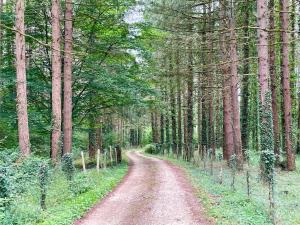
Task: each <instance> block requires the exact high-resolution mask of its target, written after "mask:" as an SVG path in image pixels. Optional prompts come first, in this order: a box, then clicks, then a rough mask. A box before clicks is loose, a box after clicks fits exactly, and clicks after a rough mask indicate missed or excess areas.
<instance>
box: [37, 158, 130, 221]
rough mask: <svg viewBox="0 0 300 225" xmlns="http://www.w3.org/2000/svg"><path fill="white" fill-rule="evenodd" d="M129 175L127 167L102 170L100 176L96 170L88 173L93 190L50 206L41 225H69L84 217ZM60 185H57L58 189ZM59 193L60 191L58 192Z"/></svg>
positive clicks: (124, 165) (123, 165)
mask: <svg viewBox="0 0 300 225" xmlns="http://www.w3.org/2000/svg"><path fill="white" fill-rule="evenodd" d="M126 173H127V165H126V164H122V165H121V166H119V167H115V168H110V169H105V170H102V171H101V173H100V174H98V173H97V171H96V170H92V171H89V172H88V176H89V178H90V180H93V181H92V182H94V184H93V187H92V188H91V190H89V191H87V192H86V193H83V194H79V195H78V196H74V197H71V198H69V199H66V200H65V201H63V202H60V204H56V205H53V206H50V207H49V208H48V209H47V211H46V212H44V215H43V218H44V219H43V220H44V221H43V222H40V223H38V224H39V225H69V224H71V223H72V222H73V221H74V220H76V219H78V218H80V217H82V216H83V215H84V214H85V213H86V212H87V211H88V210H89V209H90V208H91V207H92V206H93V205H95V204H96V203H97V202H98V201H99V199H102V198H103V197H105V196H106V195H107V194H108V193H109V192H110V191H111V190H112V189H113V188H114V187H115V186H116V185H117V184H118V183H119V182H120V181H121V180H122V178H123V177H124V175H125V174H126ZM58 187H59V185H56V188H58ZM57 191H59V190H57Z"/></svg>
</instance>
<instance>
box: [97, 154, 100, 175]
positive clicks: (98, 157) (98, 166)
mask: <svg viewBox="0 0 300 225" xmlns="http://www.w3.org/2000/svg"><path fill="white" fill-rule="evenodd" d="M97 171H98V172H100V149H98V150H97Z"/></svg>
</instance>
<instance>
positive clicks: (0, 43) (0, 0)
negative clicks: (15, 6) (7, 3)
mask: <svg viewBox="0 0 300 225" xmlns="http://www.w3.org/2000/svg"><path fill="white" fill-rule="evenodd" d="M2 14H3V0H0V18H1V17H2ZM1 23H2V20H1V19H0V69H1V66H2V57H3V42H4V41H2V37H3V30H2V26H1Z"/></svg>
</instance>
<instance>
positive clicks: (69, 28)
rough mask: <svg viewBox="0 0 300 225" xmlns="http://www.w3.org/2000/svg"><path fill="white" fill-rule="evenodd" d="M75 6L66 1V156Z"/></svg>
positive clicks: (69, 136)
mask: <svg viewBox="0 0 300 225" xmlns="http://www.w3.org/2000/svg"><path fill="white" fill-rule="evenodd" d="M72 20H73V5H72V0H66V12H65V52H64V53H65V54H64V111H63V116H64V118H63V132H64V154H65V153H69V152H71V151H72V42H73V21H72Z"/></svg>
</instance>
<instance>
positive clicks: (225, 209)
mask: <svg viewBox="0 0 300 225" xmlns="http://www.w3.org/2000/svg"><path fill="white" fill-rule="evenodd" d="M158 157H159V158H162V159H166V160H168V161H170V162H172V163H174V164H175V165H178V166H180V167H181V168H183V169H184V170H185V171H186V172H187V174H188V175H189V177H190V179H191V181H192V183H193V185H194V186H195V187H196V188H197V190H198V197H199V198H200V200H201V203H202V205H203V207H204V208H205V209H206V211H207V214H208V216H210V217H213V218H215V221H216V224H224V225H227V224H228V225H235V224H238V225H243V224H245V225H246V224H247V225H248V224H251V225H256V224H257V225H262V224H272V223H271V221H270V219H269V216H268V212H267V211H266V210H265V208H264V206H263V205H260V204H259V203H257V202H255V201H254V200H252V199H249V198H247V197H246V196H245V193H241V192H240V191H233V190H232V189H231V188H230V186H228V185H223V184H219V183H218V182H217V181H216V180H215V179H214V178H213V177H211V176H210V175H209V172H206V171H203V170H202V169H200V168H197V167H196V166H194V165H192V164H191V163H187V162H184V161H181V160H177V159H174V158H166V157H161V156H158Z"/></svg>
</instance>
